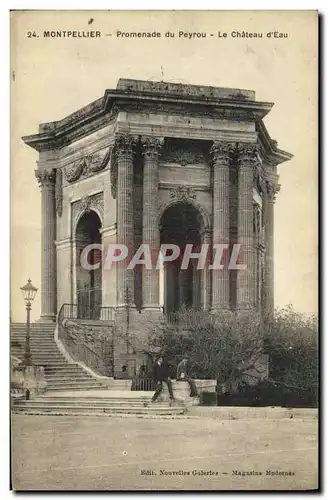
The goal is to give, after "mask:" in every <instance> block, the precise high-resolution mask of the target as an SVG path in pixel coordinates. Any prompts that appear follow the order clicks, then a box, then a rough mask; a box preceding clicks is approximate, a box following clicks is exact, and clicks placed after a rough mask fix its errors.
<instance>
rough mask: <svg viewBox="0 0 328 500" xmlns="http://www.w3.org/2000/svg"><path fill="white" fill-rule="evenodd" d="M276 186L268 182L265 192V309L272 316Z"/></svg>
mask: <svg viewBox="0 0 328 500" xmlns="http://www.w3.org/2000/svg"><path fill="white" fill-rule="evenodd" d="M275 195H276V186H275V185H274V184H273V183H271V182H266V189H265V192H264V235H265V236H264V238H265V259H264V289H263V309H264V311H265V312H267V313H269V314H272V313H273V311H274V261H273V259H274V256H273V245H274V237H273V231H274V202H275Z"/></svg>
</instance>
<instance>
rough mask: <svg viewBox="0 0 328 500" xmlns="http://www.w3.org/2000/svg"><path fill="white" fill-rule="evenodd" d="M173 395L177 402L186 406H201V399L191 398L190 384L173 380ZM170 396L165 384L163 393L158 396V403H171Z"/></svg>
mask: <svg viewBox="0 0 328 500" xmlns="http://www.w3.org/2000/svg"><path fill="white" fill-rule="evenodd" d="M172 388H173V395H174V397H175V399H176V401H177V402H182V403H183V404H184V405H186V406H195V405H199V397H195V398H191V397H190V387H189V384H188V382H183V381H180V380H179V381H176V380H172ZM169 400H170V395H169V391H168V388H167V385H166V383H165V382H163V391H162V392H161V394H160V395H159V396H158V398H157V401H159V402H163V401H165V402H166V401H169Z"/></svg>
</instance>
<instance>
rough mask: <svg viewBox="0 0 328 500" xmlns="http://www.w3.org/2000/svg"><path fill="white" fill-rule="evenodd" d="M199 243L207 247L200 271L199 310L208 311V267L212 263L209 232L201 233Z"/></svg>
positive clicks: (209, 294)
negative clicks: (203, 264) (205, 257)
mask: <svg viewBox="0 0 328 500" xmlns="http://www.w3.org/2000/svg"><path fill="white" fill-rule="evenodd" d="M201 241H202V244H203V245H208V252H207V259H206V265H205V266H204V269H202V270H201V276H200V292H201V308H202V309H204V311H208V310H209V309H210V308H211V271H210V269H209V265H210V264H211V263H212V249H211V243H212V237H211V233H210V231H209V230H205V231H204V232H203V234H202V235H201Z"/></svg>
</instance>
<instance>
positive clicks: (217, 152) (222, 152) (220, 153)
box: [210, 141, 236, 165]
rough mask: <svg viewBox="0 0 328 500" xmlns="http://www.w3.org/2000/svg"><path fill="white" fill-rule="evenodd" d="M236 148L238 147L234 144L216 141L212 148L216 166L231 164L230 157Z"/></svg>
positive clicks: (211, 151)
mask: <svg viewBox="0 0 328 500" xmlns="http://www.w3.org/2000/svg"><path fill="white" fill-rule="evenodd" d="M235 147H236V145H235V143H234V142H228V141H214V142H213V145H212V146H211V148H210V153H211V155H212V157H213V162H214V164H218V165H220V164H227V163H229V159H230V155H231V153H232V152H233V150H234V149H235Z"/></svg>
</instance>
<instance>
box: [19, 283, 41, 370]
mask: <svg viewBox="0 0 328 500" xmlns="http://www.w3.org/2000/svg"><path fill="white" fill-rule="evenodd" d="M21 291H22V294H23V297H24V301H25V305H26V338H25V352H24V365H25V366H31V365H32V354H31V346H30V314H31V309H32V302H33V300H34V298H35V295H36V292H37V291H38V289H37V288H35V286H33V285H32V282H31V280H30V279H28V281H27V283H26V285H24V286H22V287H21Z"/></svg>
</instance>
